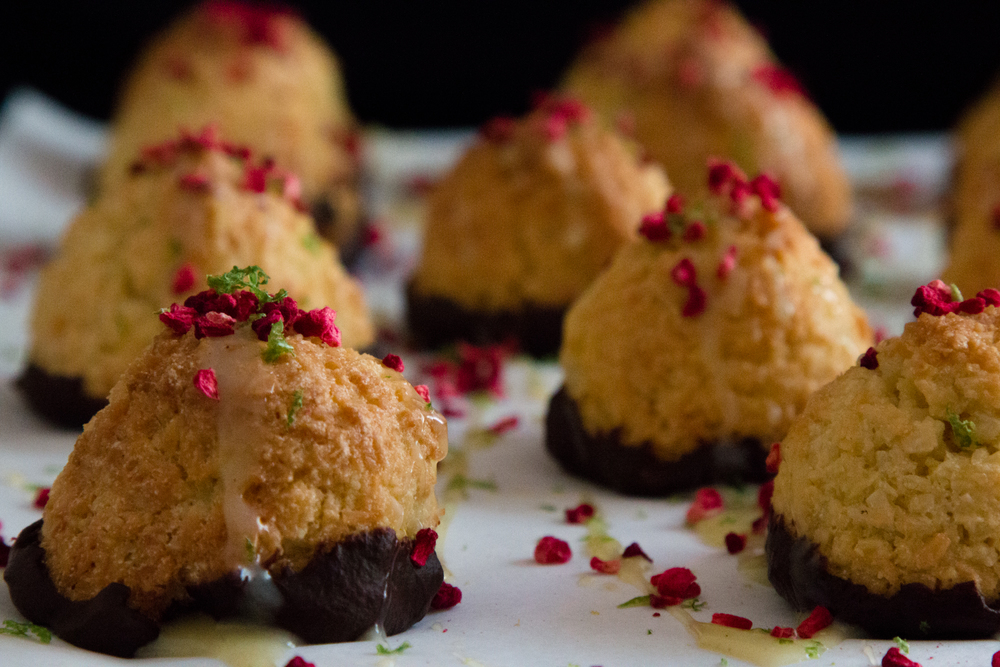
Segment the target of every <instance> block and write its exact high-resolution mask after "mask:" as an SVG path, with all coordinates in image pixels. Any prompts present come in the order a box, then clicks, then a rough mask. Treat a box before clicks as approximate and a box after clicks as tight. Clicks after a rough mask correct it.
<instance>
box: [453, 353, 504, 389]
mask: <svg viewBox="0 0 1000 667" xmlns="http://www.w3.org/2000/svg"><path fill="white" fill-rule="evenodd" d="M504 352H505V351H504V348H503V347H502V346H500V345H490V346H487V347H476V346H474V345H469V344H468V343H459V345H458V356H459V359H460V362H459V365H458V370H457V371H456V373H455V387H456V388H457V389H458V391H459V392H461V393H463V394H465V393H468V392H470V391H480V390H486V391H489V392H490V393H491V394H493V395H494V396H496V397H502V396H503V359H504Z"/></svg>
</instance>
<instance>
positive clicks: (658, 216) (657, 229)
mask: <svg viewBox="0 0 1000 667" xmlns="http://www.w3.org/2000/svg"><path fill="white" fill-rule="evenodd" d="M639 233H640V234H642V235H643V236H644V237H646V239H647V240H649V241H652V242H653V243H658V242H660V241H666V240H668V239H669V238H670V236H671V232H670V226H669V225H668V224H667V218H666V216H665V215H664V214H663V212H662V211H657V212H656V213H649V214H647V215H644V216H643V217H642V224H641V225H639Z"/></svg>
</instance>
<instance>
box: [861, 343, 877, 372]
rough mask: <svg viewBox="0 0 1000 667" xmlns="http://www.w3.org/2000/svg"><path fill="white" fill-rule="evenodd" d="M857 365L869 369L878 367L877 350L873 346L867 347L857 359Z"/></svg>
mask: <svg viewBox="0 0 1000 667" xmlns="http://www.w3.org/2000/svg"><path fill="white" fill-rule="evenodd" d="M858 365H859V366H861V368H867V369H868V370H870V371H873V370H875V369H876V368H878V352H876V351H875V348H874V347H869V348H868V349H867V350H866V351H865V353H864V354H862V355H861V359H859V360H858Z"/></svg>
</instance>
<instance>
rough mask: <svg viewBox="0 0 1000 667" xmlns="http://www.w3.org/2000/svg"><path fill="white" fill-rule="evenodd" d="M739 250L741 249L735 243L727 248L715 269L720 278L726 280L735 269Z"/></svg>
mask: <svg viewBox="0 0 1000 667" xmlns="http://www.w3.org/2000/svg"><path fill="white" fill-rule="evenodd" d="M739 252H740V249H739V248H737V247H736V246H734V245H731V246H729V247H728V248H727V249H726V254H725V255H723V256H722V259H721V260H719V268H717V269H716V270H715V275H716V276H718V278H719V280H725V279H726V277H727V276H728V275H729V274H730V273H732V271H733V269H734V268H736V256H737V255H738V254H739Z"/></svg>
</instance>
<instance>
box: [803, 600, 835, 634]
mask: <svg viewBox="0 0 1000 667" xmlns="http://www.w3.org/2000/svg"><path fill="white" fill-rule="evenodd" d="M831 623H833V615H832V614H831V613H830V610H829V609H827V608H826V607H816V608H815V609H813V610H812V612H811V613H810V614H809V618H807V619H806V620H804V621H802V622H801V623H799V627H797V628H795V632H796V634H798V636H799V637H801V638H802V639H809V638H810V637H812V636H813V635H814V634H816V633H817V632H819V631H820V630H822V629H823V628H826V627H829V626H830V624H831Z"/></svg>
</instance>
